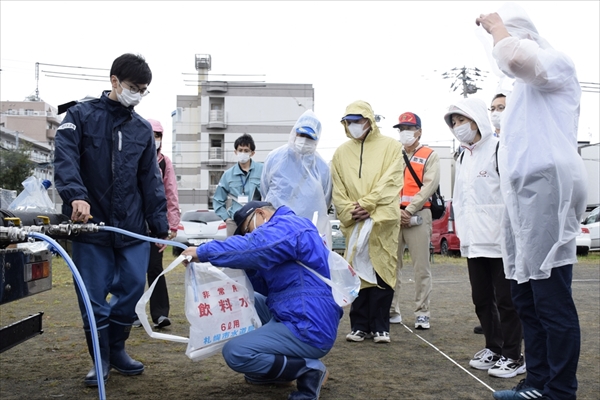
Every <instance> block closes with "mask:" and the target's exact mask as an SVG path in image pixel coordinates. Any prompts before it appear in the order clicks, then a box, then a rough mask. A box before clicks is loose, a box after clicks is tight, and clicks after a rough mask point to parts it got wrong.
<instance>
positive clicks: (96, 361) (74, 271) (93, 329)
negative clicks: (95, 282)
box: [29, 232, 106, 400]
mask: <svg viewBox="0 0 600 400" xmlns="http://www.w3.org/2000/svg"><path fill="white" fill-rule="evenodd" d="M29 236H31V237H33V238H36V239H41V240H44V241H46V242H48V243H50V244H51V245H52V246H54V248H55V249H56V251H57V252H58V254H60V255H61V257H62V258H63V259H64V260H65V261H66V262H67V265H68V266H69V268H70V269H71V273H72V274H73V278H75V282H76V283H77V286H78V288H79V292H80V293H81V298H82V299H83V304H84V305H85V310H86V312H87V316H88V320H89V322H90V330H91V332H90V333H91V334H92V343H93V347H94V366H95V367H96V377H98V379H97V380H98V396H99V398H100V400H106V392H105V390H104V379H103V377H104V374H103V373H102V357H101V355H100V344H99V342H98V330H97V329H96V319H95V318H94V310H93V309H92V303H91V302H90V298H89V296H88V293H87V289H86V288H85V284H84V283H83V279H81V275H80V274H79V271H78V270H77V268H76V267H75V264H74V263H73V260H71V257H69V254H68V253H67V252H66V251H65V249H63V248H62V247H61V246H60V245H59V244H58V243H56V241H54V239H52V238H51V237H49V236H46V235H44V234H42V233H36V232H30V233H29Z"/></svg>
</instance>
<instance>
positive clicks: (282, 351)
mask: <svg viewBox="0 0 600 400" xmlns="http://www.w3.org/2000/svg"><path fill="white" fill-rule="evenodd" d="M234 220H235V223H236V225H237V230H236V231H235V235H234V236H231V237H229V238H227V240H225V241H212V242H209V243H206V244H203V245H202V246H200V247H189V248H188V249H186V250H185V251H184V252H183V253H182V254H183V255H184V256H191V257H192V261H196V262H197V261H201V262H210V263H211V264H213V265H215V266H217V267H227V268H237V269H245V270H246V273H247V274H248V277H249V278H250V281H251V282H252V285H253V286H254V290H255V306H256V310H257V312H258V314H259V316H260V318H261V321H262V323H263V326H262V327H261V328H260V329H257V330H255V331H252V332H250V333H247V334H245V335H242V336H239V337H236V338H234V339H231V340H230V341H229V342H227V343H226V344H225V347H224V348H223V357H224V359H225V361H226V362H227V365H229V367H230V368H231V369H233V370H234V371H237V372H242V373H244V374H245V379H246V381H247V382H248V383H252V384H286V383H289V384H291V382H292V381H293V380H296V384H297V388H298V391H296V392H293V393H291V394H290V396H289V399H293V400H300V399H303V400H304V399H318V398H319V392H320V390H321V385H322V384H323V382H324V381H325V379H326V376H327V369H326V368H325V365H324V364H323V363H322V362H321V361H320V360H319V359H320V358H321V357H323V356H325V355H326V354H327V353H328V352H329V350H331V348H332V347H333V343H334V342H335V338H336V336H337V329H338V324H339V320H340V318H341V317H342V314H343V311H342V309H341V308H340V307H339V306H338V305H337V304H336V303H335V301H334V300H333V296H332V293H331V288H330V287H329V286H328V285H327V284H325V283H324V282H322V281H321V280H320V279H319V278H318V277H317V276H316V275H315V274H314V273H312V272H311V271H309V270H307V269H306V268H304V267H303V266H302V265H300V264H299V263H297V262H296V261H299V262H301V263H302V264H304V265H306V266H307V267H308V268H311V269H313V270H315V271H316V272H318V273H319V274H321V275H323V276H325V277H328V278H329V277H330V274H329V265H328V262H327V260H328V256H329V249H328V248H327V247H326V246H325V245H324V244H323V240H322V239H321V237H320V235H319V232H318V231H317V228H316V227H315V226H314V225H313V224H312V222H311V221H310V220H308V219H306V218H303V217H299V216H297V215H296V214H294V212H293V211H292V210H291V209H289V208H288V207H286V206H281V207H279V208H278V209H275V208H274V207H273V206H272V205H271V203H267V202H260V201H252V202H249V203H247V204H246V205H244V207H242V208H241V209H240V210H239V211H237V212H236V213H235V215H234Z"/></svg>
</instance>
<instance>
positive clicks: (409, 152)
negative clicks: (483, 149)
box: [390, 112, 440, 329]
mask: <svg viewBox="0 0 600 400" xmlns="http://www.w3.org/2000/svg"><path fill="white" fill-rule="evenodd" d="M394 128H396V129H397V130H398V132H399V133H400V142H401V143H402V144H403V145H404V150H403V157H406V158H405V160H404V162H405V163H406V161H407V160H408V162H409V163H410V166H411V168H412V169H413V171H414V173H415V174H416V175H417V177H418V178H419V181H420V184H419V183H417V181H416V180H415V178H414V177H413V175H412V173H411V171H410V169H409V168H408V167H405V168H404V186H403V188H402V190H401V191H400V225H401V229H400V234H399V235H398V269H397V272H396V275H397V276H396V287H395V289H394V298H393V300H392V306H391V308H390V323H393V324H399V323H401V322H402V316H401V313H400V287H401V285H400V277H401V274H402V267H403V262H402V255H403V253H404V245H406V246H408V251H409V253H410V257H411V259H412V262H413V267H414V278H415V307H414V309H413V313H414V318H415V328H416V329H429V328H430V316H431V315H430V311H431V310H430V307H429V300H430V295H431V287H432V275H431V265H430V263H429V242H430V240H431V229H432V217H431V210H430V207H431V203H430V197H431V196H432V195H433V193H434V192H435V191H436V190H437V188H438V186H439V184H440V159H439V156H438V154H437V153H436V152H435V151H433V150H432V149H431V148H430V147H428V146H424V145H422V144H421V142H420V140H421V135H422V134H423V129H422V128H421V118H420V117H419V116H418V115H417V114H415V113H412V112H405V113H403V114H401V115H400V117H398V124H396V125H394ZM417 215H418V216H419V217H420V218H421V220H422V223H421V224H411V218H412V217H413V216H417Z"/></svg>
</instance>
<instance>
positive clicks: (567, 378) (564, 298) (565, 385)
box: [511, 265, 581, 400]
mask: <svg viewBox="0 0 600 400" xmlns="http://www.w3.org/2000/svg"><path fill="white" fill-rule="evenodd" d="M572 279H573V265H565V266H562V267H556V268H553V269H552V273H551V275H550V277H549V278H547V279H538V280H534V279H532V280H529V281H528V282H525V283H521V284H517V282H516V281H514V280H513V281H511V285H512V286H511V290H512V297H513V304H514V306H515V308H516V309H517V312H518V313H519V318H521V324H522V325H523V333H524V335H525V360H527V378H526V381H525V383H526V385H527V386H530V387H534V388H537V389H542V390H543V394H544V395H545V396H548V397H549V398H550V399H552V400H559V399H561V400H562V399H565V400H566V399H575V398H576V392H577V376H576V373H577V363H578V361H579V351H580V345H581V332H580V329H579V318H578V317H577V309H576V308H575V303H574V302H573V296H572V293H571V281H572Z"/></svg>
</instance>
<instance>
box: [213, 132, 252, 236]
mask: <svg viewBox="0 0 600 400" xmlns="http://www.w3.org/2000/svg"><path fill="white" fill-rule="evenodd" d="M233 147H234V149H235V151H234V156H235V160H236V161H237V163H236V164H235V165H234V166H233V167H231V168H229V169H228V170H227V171H225V172H224V173H223V176H221V179H220V181H219V185H218V186H217V190H216V191H215V194H214V196H213V208H214V210H215V213H216V214H217V215H218V216H219V217H221V219H223V221H225V222H226V223H227V236H233V233H234V232H235V230H236V224H235V222H234V221H233V215H234V214H235V213H236V211H238V210H239V209H241V208H242V207H243V206H244V205H245V204H246V203H248V202H249V201H252V200H260V199H261V197H262V195H261V193H260V177H261V175H262V171H263V163H261V162H257V161H254V160H253V159H252V157H253V156H254V154H255V150H256V145H255V144H254V139H253V138H252V136H250V135H248V134H247V133H244V134H243V135H242V136H240V137H238V138H237V139H236V140H235V142H234V144H233ZM228 200H229V201H230V204H231V205H230V206H229V207H227V202H228Z"/></svg>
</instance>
